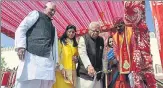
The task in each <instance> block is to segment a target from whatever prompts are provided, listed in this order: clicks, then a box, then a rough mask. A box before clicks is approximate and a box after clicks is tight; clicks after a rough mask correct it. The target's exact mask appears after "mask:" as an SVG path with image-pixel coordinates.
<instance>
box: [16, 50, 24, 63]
mask: <svg viewBox="0 0 163 88" xmlns="http://www.w3.org/2000/svg"><path fill="white" fill-rule="evenodd" d="M17 54H18V57H19V59H20V60H24V56H25V48H18V53H17Z"/></svg>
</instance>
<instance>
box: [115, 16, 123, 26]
mask: <svg viewBox="0 0 163 88" xmlns="http://www.w3.org/2000/svg"><path fill="white" fill-rule="evenodd" d="M122 24H124V20H123V18H122V17H116V18H114V20H113V25H114V27H117V26H118V25H122Z"/></svg>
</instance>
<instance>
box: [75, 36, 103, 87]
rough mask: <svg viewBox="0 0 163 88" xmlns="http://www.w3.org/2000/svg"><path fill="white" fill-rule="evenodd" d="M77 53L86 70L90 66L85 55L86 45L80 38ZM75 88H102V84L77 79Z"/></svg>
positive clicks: (95, 81)
mask: <svg viewBox="0 0 163 88" xmlns="http://www.w3.org/2000/svg"><path fill="white" fill-rule="evenodd" d="M78 52H79V56H80V58H81V60H82V62H83V65H84V67H85V68H86V69H87V67H88V65H91V62H90V60H89V57H88V55H87V50H86V45H85V41H84V38H83V37H80V39H79V44H78ZM77 88H102V83H101V81H97V80H96V79H94V81H91V80H86V79H83V78H80V77H78V78H77Z"/></svg>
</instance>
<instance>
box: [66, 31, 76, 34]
mask: <svg viewBox="0 0 163 88" xmlns="http://www.w3.org/2000/svg"><path fill="white" fill-rule="evenodd" d="M67 32H68V33H72V34H73V33H76V32H75V31H67Z"/></svg>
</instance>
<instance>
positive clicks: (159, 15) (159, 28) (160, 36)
mask: <svg viewBox="0 0 163 88" xmlns="http://www.w3.org/2000/svg"><path fill="white" fill-rule="evenodd" d="M150 4H151V8H152V14H153V19H154V24H155V32H156V38H157V40H158V46H159V51H160V58H161V64H162V67H163V1H151V2H150Z"/></svg>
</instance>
